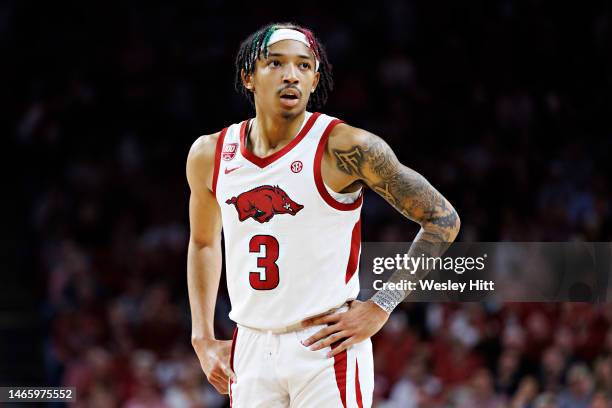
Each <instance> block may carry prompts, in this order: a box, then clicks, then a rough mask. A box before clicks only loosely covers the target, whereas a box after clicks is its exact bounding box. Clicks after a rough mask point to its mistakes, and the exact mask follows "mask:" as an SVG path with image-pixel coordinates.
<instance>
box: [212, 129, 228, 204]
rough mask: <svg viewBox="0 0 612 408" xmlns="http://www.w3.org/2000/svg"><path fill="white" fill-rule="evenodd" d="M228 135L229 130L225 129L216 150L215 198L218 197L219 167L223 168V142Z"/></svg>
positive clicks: (213, 190) (213, 182)
mask: <svg viewBox="0 0 612 408" xmlns="http://www.w3.org/2000/svg"><path fill="white" fill-rule="evenodd" d="M226 133H227V128H224V129H223V130H222V131H221V133H220V134H219V138H218V139H217V147H216V149H215V167H214V170H213V179H212V193H213V195H214V196H215V197H216V196H217V180H218V179H219V167H220V166H221V151H222V150H223V140H225V134H226Z"/></svg>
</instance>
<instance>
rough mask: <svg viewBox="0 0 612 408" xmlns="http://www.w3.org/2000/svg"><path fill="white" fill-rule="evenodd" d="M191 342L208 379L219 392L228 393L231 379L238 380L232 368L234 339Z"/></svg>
mask: <svg viewBox="0 0 612 408" xmlns="http://www.w3.org/2000/svg"><path fill="white" fill-rule="evenodd" d="M191 343H192V345H193V348H194V350H195V352H196V354H197V355H198V359H199V360H200V366H201V367H202V370H203V371H204V373H205V374H206V378H208V381H209V382H210V383H211V384H212V385H213V387H215V389H216V390H217V391H219V393H221V394H228V393H229V381H230V379H231V380H232V381H236V374H234V372H233V371H232V369H231V368H230V355H231V352H232V341H231V340H215V339H198V340H192V342H191Z"/></svg>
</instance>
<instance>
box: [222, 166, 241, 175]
mask: <svg viewBox="0 0 612 408" xmlns="http://www.w3.org/2000/svg"><path fill="white" fill-rule="evenodd" d="M241 167H242V166H238V167H234V168H233V169H228V168H227V167H226V168H225V174H230V173H231V172H232V171H234V170H238V169H239V168H241Z"/></svg>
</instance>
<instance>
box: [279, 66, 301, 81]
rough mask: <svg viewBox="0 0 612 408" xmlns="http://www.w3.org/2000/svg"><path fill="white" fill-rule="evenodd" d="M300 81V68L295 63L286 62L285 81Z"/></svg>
mask: <svg viewBox="0 0 612 408" xmlns="http://www.w3.org/2000/svg"><path fill="white" fill-rule="evenodd" d="M299 81H300V80H299V78H298V68H297V67H296V66H295V65H294V64H286V65H285V69H284V71H283V82H284V83H290V84H297V83H298V82H299Z"/></svg>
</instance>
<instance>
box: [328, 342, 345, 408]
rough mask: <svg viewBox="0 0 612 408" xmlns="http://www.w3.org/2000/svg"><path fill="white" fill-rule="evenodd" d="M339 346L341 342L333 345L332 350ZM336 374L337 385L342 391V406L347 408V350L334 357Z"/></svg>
mask: <svg viewBox="0 0 612 408" xmlns="http://www.w3.org/2000/svg"><path fill="white" fill-rule="evenodd" d="M339 345H340V342H336V343H334V344H332V345H331V348H332V349H335V348H336V347H338V346H339ZM334 373H335V374H336V385H337V386H338V391H340V399H341V400H342V406H343V407H344V408H346V350H344V351H342V352H340V353H338V354H336V355H335V356H334Z"/></svg>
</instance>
